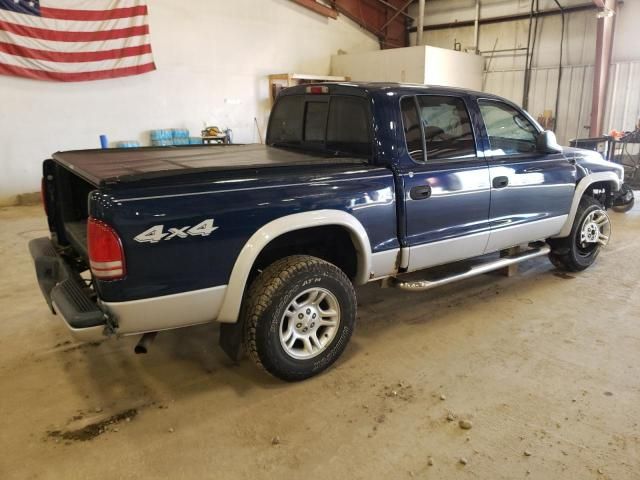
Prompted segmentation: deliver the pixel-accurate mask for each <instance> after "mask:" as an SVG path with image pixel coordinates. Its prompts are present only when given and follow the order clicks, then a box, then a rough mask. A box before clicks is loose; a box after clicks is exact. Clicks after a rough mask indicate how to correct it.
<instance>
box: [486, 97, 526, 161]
mask: <svg viewBox="0 0 640 480" xmlns="http://www.w3.org/2000/svg"><path fill="white" fill-rule="evenodd" d="M478 104H479V105H480V112H481V113H482V118H483V120H484V125H485V127H486V129H487V135H488V136H489V143H490V144H491V154H492V155H494V156H500V155H517V154H519V153H531V152H535V151H536V137H537V135H538V130H537V129H536V128H535V127H534V126H533V124H532V123H531V122H530V121H529V120H528V119H527V117H525V116H524V114H523V113H522V112H521V111H520V110H518V109H516V108H513V107H511V106H510V105H507V104H506V103H502V102H496V101H491V100H479V101H478Z"/></svg>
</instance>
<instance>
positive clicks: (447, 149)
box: [401, 95, 476, 162]
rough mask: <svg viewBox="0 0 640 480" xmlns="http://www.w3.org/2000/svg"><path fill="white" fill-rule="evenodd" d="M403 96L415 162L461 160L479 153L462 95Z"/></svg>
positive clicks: (405, 124) (404, 112)
mask: <svg viewBox="0 0 640 480" xmlns="http://www.w3.org/2000/svg"><path fill="white" fill-rule="evenodd" d="M417 102H418V103H417V107H416V99H414V98H413V97H405V98H403V99H402V104H401V108H402V117H403V124H404V134H405V138H406V140H407V148H408V150H409V155H411V158H413V159H414V160H416V161H423V160H424V152H423V148H424V146H423V138H424V145H426V147H427V155H426V160H427V161H428V162H430V161H437V160H439V161H442V160H460V159H463V158H472V157H475V156H476V146H475V140H474V137H473V132H472V130H471V120H470V118H469V113H468V112H467V109H466V108H465V106H464V101H463V100H462V99H460V98H453V97H442V96H437V95H419V96H418V97H417Z"/></svg>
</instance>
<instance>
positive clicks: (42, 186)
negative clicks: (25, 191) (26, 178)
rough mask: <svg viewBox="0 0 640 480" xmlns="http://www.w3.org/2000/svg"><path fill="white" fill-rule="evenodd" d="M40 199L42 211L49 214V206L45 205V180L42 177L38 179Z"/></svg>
mask: <svg viewBox="0 0 640 480" xmlns="http://www.w3.org/2000/svg"><path fill="white" fill-rule="evenodd" d="M40 201H41V202H42V206H43V207H44V213H45V214H46V215H47V217H48V216H49V207H48V206H47V180H46V179H45V178H44V177H42V180H41V181H40Z"/></svg>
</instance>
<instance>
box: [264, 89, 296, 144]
mask: <svg viewBox="0 0 640 480" xmlns="http://www.w3.org/2000/svg"><path fill="white" fill-rule="evenodd" d="M303 113H304V97H303V96H301V95H295V96H293V95H292V96H289V97H283V98H281V99H280V100H278V103H277V107H276V108H275V109H274V110H273V112H272V113H271V120H270V122H269V135H268V138H267V143H268V144H270V145H271V144H274V143H290V144H297V143H300V142H301V141H302V117H303Z"/></svg>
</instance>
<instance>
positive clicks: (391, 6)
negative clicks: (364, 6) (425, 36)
mask: <svg viewBox="0 0 640 480" xmlns="http://www.w3.org/2000/svg"><path fill="white" fill-rule="evenodd" d="M376 1H377V2H380V3H381V4H383V5H385V6H387V7H389V8H392V9H393V10H395V11H396V12H400V15H404V16H405V17H407V18H408V19H409V20H413V17H412V16H411V15H409V14H408V13H406V12H404V11H403V10H404V9H405V8H407V6H409V5H411V3H412V2H414V1H415V0H411V1H410V2H409V5H407V6H406V7H404V8H403V9H401V10H399V9H398V7H396V6H395V5H391V4H390V3H389V2H385V0H376Z"/></svg>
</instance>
